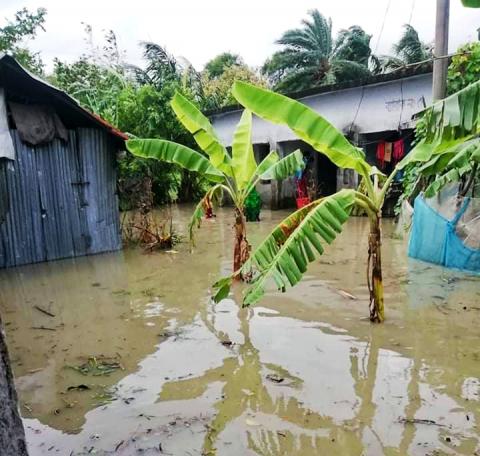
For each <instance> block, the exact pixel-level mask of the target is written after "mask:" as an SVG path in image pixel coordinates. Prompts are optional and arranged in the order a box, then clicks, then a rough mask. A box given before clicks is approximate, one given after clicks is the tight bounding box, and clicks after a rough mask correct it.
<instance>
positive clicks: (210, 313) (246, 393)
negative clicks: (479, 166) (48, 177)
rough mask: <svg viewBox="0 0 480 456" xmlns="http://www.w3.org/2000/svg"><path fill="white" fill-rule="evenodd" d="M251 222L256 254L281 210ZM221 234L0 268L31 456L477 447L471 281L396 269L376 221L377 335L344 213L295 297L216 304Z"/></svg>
mask: <svg viewBox="0 0 480 456" xmlns="http://www.w3.org/2000/svg"><path fill="white" fill-rule="evenodd" d="M190 210H191V208H190V207H181V208H180V209H178V208H177V209H176V210H175V211H174V216H175V220H176V223H177V225H178V227H179V229H181V230H183V231H185V224H186V220H187V218H188V215H189V213H190ZM262 214H263V221H262V223H260V224H249V226H248V229H249V230H250V231H249V236H250V240H251V241H252V242H253V243H255V242H256V241H258V240H259V239H260V237H261V236H262V234H265V233H266V232H267V231H268V230H269V229H270V227H271V226H272V225H273V223H274V222H275V221H278V220H279V219H280V218H281V217H282V216H283V215H285V212H272V213H271V212H268V211H264V212H263V213H262ZM231 224H232V218H231V217H230V212H229V210H228V209H222V210H219V211H218V218H217V219H216V220H215V221H207V222H205V223H204V224H203V226H202V228H201V230H200V231H199V233H198V236H197V248H196V249H195V251H194V253H193V254H191V253H190V252H189V247H188V243H186V242H185V243H183V244H180V245H178V246H177V247H176V248H175V250H174V251H170V252H162V253H155V254H144V253H142V252H141V251H140V250H136V249H127V250H125V251H123V252H119V253H114V254H107V255H99V256H94V257H87V258H79V259H75V260H64V261H58V262H54V263H50V264H38V265H32V266H27V267H22V268H17V269H11V270H7V271H1V272H0V311H1V313H2V315H3V318H4V321H5V324H6V331H7V338H8V342H9V347H10V354H11V357H12V361H13V367H14V371H15V374H16V377H17V387H18V391H19V395H20V400H21V411H22V414H23V417H24V423H25V427H26V432H27V438H28V442H29V449H30V454H31V455H32V456H35V455H53V454H58V455H80V454H102V455H103V454H105V455H107V454H115V455H136V454H146V455H150V454H152V455H153V454H165V455H175V456H177V455H257V454H259V455H302V456H303V455H382V454H385V455H407V454H408V455H453V454H461V455H474V454H480V429H479V426H480V425H479V420H480V344H479V341H480V338H479V336H480V329H479V328H480V278H478V277H473V276H469V275H466V274H461V273H458V272H454V271H451V270H446V269H442V268H439V267H436V266H433V265H429V264H427V263H422V262H418V261H413V260H409V259H407V258H406V254H405V244H404V241H401V240H397V239H393V238H392V237H391V235H392V233H393V225H392V224H391V222H390V221H384V225H383V229H384V235H385V240H384V268H385V271H384V275H385V288H386V297H385V298H386V299H385V301H386V314H387V318H388V320H387V321H386V322H385V324H382V325H372V324H370V322H369V321H368V320H367V319H366V316H367V314H368V311H367V292H366V285H365V281H366V275H365V260H366V251H365V250H366V247H365V244H366V236H367V229H368V227H367V223H366V220H365V219H362V218H355V219H352V220H351V221H350V222H349V223H348V224H347V226H346V229H345V232H344V233H343V234H342V235H341V237H340V238H339V239H338V242H337V243H336V244H335V247H334V248H329V250H328V251H327V252H326V254H325V255H324V256H323V257H322V258H321V260H320V261H318V262H317V263H315V264H314V265H313V266H312V267H311V268H310V270H309V273H308V274H307V276H306V279H305V280H304V281H303V282H302V283H301V284H300V285H299V286H298V287H296V288H295V289H294V290H290V291H289V292H288V293H286V294H278V293H273V292H272V293H271V294H269V295H268V296H267V297H266V298H265V299H264V300H263V301H262V303H261V305H260V306H258V307H256V308H253V309H250V310H248V309H247V310H240V309H239V307H238V305H237V303H236V301H235V297H237V302H239V300H238V297H239V296H240V290H238V289H237V290H235V291H234V296H233V295H232V296H231V299H226V300H224V301H222V302H221V303H220V304H218V305H216V306H215V305H212V304H211V302H210V301H209V295H210V290H209V285H210V284H211V283H212V282H213V281H215V280H216V279H217V278H218V277H219V276H220V275H221V274H222V273H223V272H225V271H227V270H228V267H229V265H230V261H231V240H232V239H231V237H232V230H231Z"/></svg>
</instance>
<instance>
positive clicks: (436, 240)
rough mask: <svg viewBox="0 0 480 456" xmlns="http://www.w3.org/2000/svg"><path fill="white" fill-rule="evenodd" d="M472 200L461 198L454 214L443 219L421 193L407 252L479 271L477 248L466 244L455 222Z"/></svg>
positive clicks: (456, 266) (425, 258)
mask: <svg viewBox="0 0 480 456" xmlns="http://www.w3.org/2000/svg"><path fill="white" fill-rule="evenodd" d="M470 203H471V199H470V198H464V199H463V201H461V204H460V206H459V208H458V209H457V210H456V211H455V213H454V215H453V216H452V217H450V218H446V217H444V216H443V215H441V214H440V213H439V212H437V211H436V210H435V209H434V208H433V207H431V206H429V205H428V204H427V202H426V201H425V199H424V198H423V196H422V195H420V196H418V197H417V198H416V199H415V206H414V208H415V209H414V213H413V224H412V231H411V233H410V242H409V246H408V255H409V256H410V257H413V258H417V259H419V260H424V261H428V262H431V263H436V264H440V265H442V266H446V267H448V268H456V269H462V270H465V271H473V272H478V273H480V249H475V248H472V247H470V246H468V245H466V244H465V242H464V240H462V239H461V238H460V237H459V236H458V233H457V224H458V223H459V220H460V219H461V218H462V216H463V215H464V214H465V211H466V210H467V209H468V207H469V205H470Z"/></svg>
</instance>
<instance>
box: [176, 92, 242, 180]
mask: <svg viewBox="0 0 480 456" xmlns="http://www.w3.org/2000/svg"><path fill="white" fill-rule="evenodd" d="M170 104H171V106H172V109H173V110H174V112H175V114H176V115H177V117H178V120H179V121H180V122H181V123H182V124H183V126H184V127H185V128H186V129H187V130H188V131H189V132H190V133H191V134H192V135H193V137H194V138H195V141H196V142H197V144H198V145H199V146H200V148H201V149H202V150H203V151H204V152H205V153H206V154H207V155H208V156H209V158H210V161H211V163H212V165H213V166H214V167H215V168H217V169H219V170H220V171H222V172H223V173H224V174H225V175H227V176H229V177H233V172H232V163H231V159H230V156H229V155H228V152H227V149H225V147H224V146H223V144H222V143H221V142H220V140H219V139H218V137H217V135H216V133H215V130H214V129H213V127H212V125H211V123H210V122H209V120H208V119H207V118H206V117H205V116H204V115H203V114H202V113H201V112H200V111H199V110H198V109H197V108H196V106H195V105H194V104H192V103H191V102H190V101H188V100H187V99H186V98H185V97H184V96H183V95H181V94H180V93H178V92H177V93H175V96H174V97H173V98H172V101H171V103H170Z"/></svg>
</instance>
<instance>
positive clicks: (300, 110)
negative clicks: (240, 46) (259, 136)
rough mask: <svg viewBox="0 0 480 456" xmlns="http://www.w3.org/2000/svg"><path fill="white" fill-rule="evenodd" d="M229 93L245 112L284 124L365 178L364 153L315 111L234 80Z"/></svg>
mask: <svg viewBox="0 0 480 456" xmlns="http://www.w3.org/2000/svg"><path fill="white" fill-rule="evenodd" d="M232 93H233V95H234V97H235V98H236V99H237V101H238V102H239V103H240V104H242V105H243V106H245V107H246V108H247V109H249V110H250V111H252V112H253V113H255V114H256V115H258V116H260V117H262V118H263V119H266V120H269V121H271V122H273V123H276V124H282V125H287V126H288V127H290V128H291V129H292V130H293V131H294V132H295V133H296V134H297V135H298V137H299V138H301V139H302V140H303V141H305V142H306V143H308V144H310V145H311V146H312V147H313V148H314V149H315V150H317V151H318V152H320V153H323V154H325V155H326V156H327V157H328V158H329V159H330V160H331V161H332V162H333V163H334V164H335V165H337V166H338V167H340V168H351V169H354V170H356V171H357V172H358V173H360V174H361V175H362V176H368V173H369V171H370V165H369V164H368V163H367V162H366V161H365V155H364V153H363V152H362V151H361V150H360V149H359V148H357V147H355V146H353V145H352V144H350V142H349V141H348V140H347V138H345V136H344V135H343V134H342V133H341V132H340V131H338V130H337V129H336V128H335V127H334V126H333V125H332V124H331V123H330V122H328V121H327V120H326V119H324V118H323V117H322V116H320V115H319V114H317V113H316V112H315V111H314V110H312V109H310V108H309V107H307V106H305V105H304V104H302V103H299V102H298V101H295V100H292V99H291V98H288V97H286V96H284V95H280V94H277V93H274V92H271V91H269V90H266V89H261V88H259V87H255V86H254V85H251V84H248V83H246V82H240V81H237V82H235V84H234V85H233V89H232Z"/></svg>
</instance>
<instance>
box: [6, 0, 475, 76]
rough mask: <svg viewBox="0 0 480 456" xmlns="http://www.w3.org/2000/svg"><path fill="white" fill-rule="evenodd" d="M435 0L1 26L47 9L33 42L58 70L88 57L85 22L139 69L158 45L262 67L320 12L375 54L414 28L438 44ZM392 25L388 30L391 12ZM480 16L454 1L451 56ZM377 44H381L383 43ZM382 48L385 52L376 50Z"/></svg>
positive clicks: (187, 0) (144, 12)
mask: <svg viewBox="0 0 480 456" xmlns="http://www.w3.org/2000/svg"><path fill="white" fill-rule="evenodd" d="M435 3H436V2H435V0H416V1H415V0H391V1H390V2H389V0H363V1H358V0H317V1H313V0H289V1H285V0H241V1H238V0H237V1H235V0H168V1H167V0H156V1H153V0H150V1H149V0H136V1H133V2H132V1H128V2H120V1H118V0H81V1H71V0H24V1H21V0H1V10H0V13H1V14H0V24H2V25H3V23H4V22H5V18H11V17H12V16H13V14H14V13H15V12H16V11H17V10H19V9H21V8H23V7H27V8H29V9H36V8H37V7H40V6H42V7H45V8H46V9H47V20H46V24H45V28H46V32H40V33H39V35H38V37H37V39H36V40H35V41H33V42H30V43H29V46H30V47H31V48H32V49H35V50H38V51H41V53H42V57H43V59H44V61H45V62H46V63H47V64H48V67H50V65H51V61H52V59H53V57H59V58H60V59H61V60H65V61H73V60H74V59H76V58H77V57H78V56H79V55H80V54H82V52H84V51H85V50H86V46H85V41H84V38H85V34H84V31H83V26H82V22H85V23H87V24H90V25H92V27H93V29H94V33H95V35H94V37H95V40H96V44H99V45H100V44H101V38H102V34H103V31H104V30H108V29H113V30H114V31H115V32H116V34H117V37H118V39H119V43H120V47H121V48H122V49H123V50H125V51H126V56H127V60H128V61H130V62H132V63H137V64H138V63H140V61H141V56H140V51H139V48H138V43H139V42H140V41H142V40H144V41H154V42H156V43H159V44H161V45H163V46H166V48H167V49H168V51H169V52H170V53H172V54H174V55H176V56H182V57H185V58H187V59H188V60H189V61H190V62H192V63H193V64H194V66H195V67H196V68H197V69H201V68H202V67H203V65H204V64H205V62H207V61H208V60H209V59H210V58H212V57H214V56H215V55H217V54H218V53H220V52H223V51H231V52H235V53H238V54H240V55H241V56H242V57H243V58H244V60H245V61H246V62H247V63H248V64H250V65H253V66H259V65H261V64H262V63H263V61H264V60H265V58H266V57H268V56H269V55H271V54H272V53H273V52H274V51H275V50H276V49H277V47H276V46H275V44H274V41H275V39H276V38H278V37H279V36H280V35H281V33H282V32H283V31H284V30H287V29H289V28H293V27H297V26H298V25H299V23H300V21H301V19H302V18H304V17H305V16H306V14H307V11H308V10H310V9H312V8H318V9H319V11H320V12H321V13H322V14H324V15H325V16H327V17H328V16H329V17H331V18H332V21H333V29H334V32H336V31H338V30H339V29H341V28H347V27H349V26H350V25H354V24H357V25H360V26H362V27H363V28H364V29H365V31H366V32H367V33H369V34H371V35H373V37H372V41H371V46H372V49H373V50H374V51H375V50H376V53H378V54H383V53H389V52H390V51H391V47H392V44H393V43H394V42H395V41H396V40H397V39H398V38H399V35H400V33H401V27H402V25H403V24H405V23H407V22H408V21H409V18H410V16H411V23H412V25H413V26H414V27H415V28H416V29H417V30H418V32H419V34H420V38H421V39H422V40H423V41H426V42H431V41H432V40H433V37H434V23H435ZM389 4H390V7H389V9H388V11H387V13H386V20H385V23H384V26H383V31H382V33H381V35H380V31H381V29H382V23H383V20H384V17H385V12H386V9H387V6H388V5H389ZM479 26H480V9H479V10H474V9H468V8H464V7H463V6H462V5H461V1H460V0H451V15H450V50H451V51H453V50H454V49H456V47H457V46H458V45H459V44H461V43H463V42H466V41H469V40H476V39H477V32H476V29H477V27H479ZM377 43H378V44H377ZM377 46H378V47H377Z"/></svg>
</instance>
